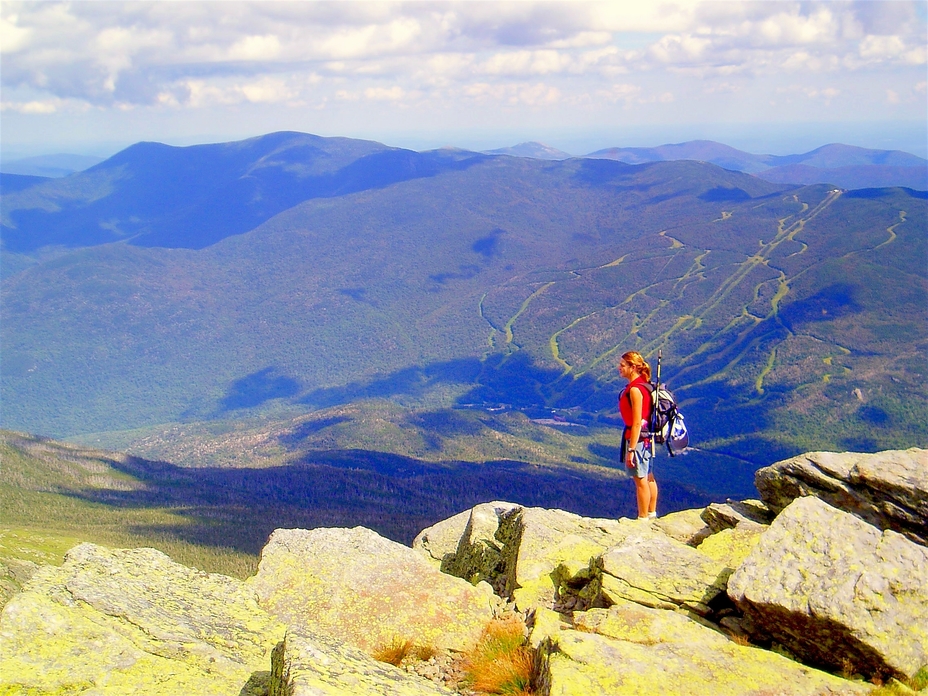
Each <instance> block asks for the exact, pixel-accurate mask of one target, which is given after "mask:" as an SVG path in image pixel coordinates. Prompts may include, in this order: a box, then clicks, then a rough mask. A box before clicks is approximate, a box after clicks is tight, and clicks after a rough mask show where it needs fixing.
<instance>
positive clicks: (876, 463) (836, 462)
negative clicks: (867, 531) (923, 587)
mask: <svg viewBox="0 0 928 696" xmlns="http://www.w3.org/2000/svg"><path fill="white" fill-rule="evenodd" d="M754 483H755V485H756V486H757V490H758V491H760V495H761V498H762V499H763V500H764V502H765V503H766V504H767V505H768V506H769V507H770V508H771V509H772V510H773V511H774V512H779V511H780V510H782V509H784V508H785V507H786V506H787V505H789V504H790V503H791V502H792V501H793V500H795V499H796V498H799V497H802V496H815V497H817V498H820V499H821V500H824V501H825V502H826V503H829V504H831V505H833V506H834V507H836V508H839V509H841V510H845V511H847V512H851V513H853V514H855V515H857V516H858V517H860V518H862V519H864V520H866V521H867V522H869V523H870V524H873V525H875V526H877V527H879V528H880V529H892V530H894V531H896V532H899V533H900V534H904V535H906V536H907V537H908V538H909V539H911V540H912V541H915V542H917V543H919V544H922V545H923V546H924V545H928V450H925V449H918V448H912V449H908V450H889V451H885V452H878V453H876V454H857V453H854V452H844V453H835V452H811V453H809V454H802V455H799V456H798V457H793V458H792V459H787V460H784V461H782V462H777V463H776V464H773V465H772V466H768V467H764V468H763V469H758V471H757V473H756V474H755V475H754Z"/></svg>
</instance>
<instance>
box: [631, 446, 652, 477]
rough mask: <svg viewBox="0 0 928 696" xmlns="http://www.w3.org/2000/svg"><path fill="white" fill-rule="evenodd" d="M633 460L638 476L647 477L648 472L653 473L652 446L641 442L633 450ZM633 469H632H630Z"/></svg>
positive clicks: (636, 475)
mask: <svg viewBox="0 0 928 696" xmlns="http://www.w3.org/2000/svg"><path fill="white" fill-rule="evenodd" d="M632 461H633V462H635V468H634V469H633V471H634V472H635V477H636V478H647V476H648V474H650V473H653V471H652V468H651V448H650V447H647V446H645V444H644V443H643V442H639V443H638V446H637V447H635V449H634V450H633V451H632ZM629 471H632V469H629Z"/></svg>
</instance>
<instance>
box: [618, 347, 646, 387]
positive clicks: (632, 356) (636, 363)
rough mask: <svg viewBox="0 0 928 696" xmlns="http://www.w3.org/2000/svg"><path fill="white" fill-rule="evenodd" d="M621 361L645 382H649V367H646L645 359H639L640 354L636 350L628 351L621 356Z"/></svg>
mask: <svg viewBox="0 0 928 696" xmlns="http://www.w3.org/2000/svg"><path fill="white" fill-rule="evenodd" d="M622 360H624V361H625V364H626V365H629V366H630V367H631V368H632V369H633V370H634V371H635V372H637V373H638V374H639V375H641V376H642V377H644V378H645V379H646V380H647V381H649V382H650V381H651V366H650V365H648V363H647V362H646V361H645V359H644V358H642V357H641V353H639V352H638V351H637V350H630V351H628V352H627V353H625V355H623V356H622Z"/></svg>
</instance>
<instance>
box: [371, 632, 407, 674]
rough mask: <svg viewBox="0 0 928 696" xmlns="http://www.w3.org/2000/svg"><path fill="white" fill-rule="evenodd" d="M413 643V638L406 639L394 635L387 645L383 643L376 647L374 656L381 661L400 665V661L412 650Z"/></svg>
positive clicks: (396, 665)
mask: <svg viewBox="0 0 928 696" xmlns="http://www.w3.org/2000/svg"><path fill="white" fill-rule="evenodd" d="M412 649H413V643H412V641H411V640H404V639H402V638H400V637H399V636H394V638H393V640H391V641H390V643H389V644H387V645H382V646H380V647H379V648H377V649H375V650H374V652H373V658H374V659H375V660H378V661H380V662H386V663H387V664H390V665H394V666H395V667H399V666H400V663H401V662H402V661H403V660H404V659H405V658H406V656H407V655H409V654H410V652H412Z"/></svg>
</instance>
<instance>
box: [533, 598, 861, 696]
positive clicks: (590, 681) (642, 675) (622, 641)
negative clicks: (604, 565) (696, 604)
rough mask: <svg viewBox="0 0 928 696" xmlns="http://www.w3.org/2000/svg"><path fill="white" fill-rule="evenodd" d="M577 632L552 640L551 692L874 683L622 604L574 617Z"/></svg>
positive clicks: (679, 694) (789, 689)
mask: <svg viewBox="0 0 928 696" xmlns="http://www.w3.org/2000/svg"><path fill="white" fill-rule="evenodd" d="M574 623H575V627H576V629H577V630H561V631H557V632H554V633H553V635H551V636H550V637H549V638H548V644H549V645H550V646H551V650H550V655H549V656H548V659H547V667H548V672H547V674H546V681H547V682H548V684H547V686H548V687H549V688H550V692H548V693H550V695H551V696H588V695H589V694H609V696H624V695H626V694H628V695H629V696H631V695H633V694H634V695H635V696H638V695H640V694H650V693H655V694H656V693H659V694H661V695H662V696H692V695H693V694H713V695H714V696H756V695H758V694H771V695H780V694H782V695H784V696H785V695H786V694H789V696H804V695H808V696H813V695H814V696H819V695H820V694H834V695H837V694H848V695H849V694H864V693H867V692H868V691H869V690H870V687H869V686H866V685H864V684H861V683H854V682H850V681H847V680H844V679H841V678H839V677H836V676H833V675H831V674H827V673H825V672H820V671H818V670H815V669H812V668H809V667H806V666H804V665H801V664H798V663H796V662H793V661H792V660H789V659H788V658H785V657H783V656H781V655H778V654H777V653H774V652H770V651H767V650H761V649H759V648H754V647H751V646H746V645H739V644H737V643H735V642H733V641H731V640H729V639H728V638H727V637H725V636H724V635H722V634H720V633H718V632H717V631H714V630H712V629H710V628H707V627H705V626H703V625H701V624H699V623H698V622H696V621H694V620H693V619H690V618H688V617H687V616H684V615H683V614H680V613H678V612H672V611H664V610H659V609H649V608H647V607H643V606H641V605H638V604H633V603H629V602H620V603H619V604H616V605H614V606H612V607H610V608H609V609H592V610H590V611H589V612H583V613H581V612H577V613H576V614H574Z"/></svg>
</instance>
